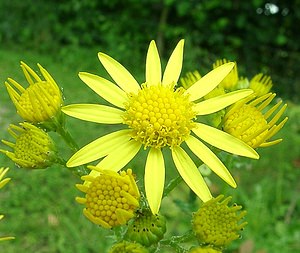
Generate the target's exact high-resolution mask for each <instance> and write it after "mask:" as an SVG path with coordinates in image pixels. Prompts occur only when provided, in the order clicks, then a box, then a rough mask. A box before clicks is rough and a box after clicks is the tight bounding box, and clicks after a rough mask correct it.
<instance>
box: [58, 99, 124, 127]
mask: <svg viewBox="0 0 300 253" xmlns="http://www.w3.org/2000/svg"><path fill="white" fill-rule="evenodd" d="M62 111H63V112H64V113H65V114H67V115H69V116H72V117H74V118H77V119H81V120H86V121H91V122H96V123H103V124H119V123H122V122H123V119H122V116H123V114H124V112H123V111H121V110H119V109H117V108H113V107H110V106H106V105H95V104H73V105H67V106H64V107H62Z"/></svg>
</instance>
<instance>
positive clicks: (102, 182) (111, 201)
mask: <svg viewBox="0 0 300 253" xmlns="http://www.w3.org/2000/svg"><path fill="white" fill-rule="evenodd" d="M90 169H92V170H93V171H92V173H90V175H87V176H82V179H83V180H84V184H77V185H76V187H77V188H78V189H79V190H80V191H82V192H84V193H85V198H81V197H77V198H76V201H77V202H78V203H80V204H83V205H85V208H84V210H83V214H84V215H85V216H86V217H87V218H88V219H89V220H90V221H92V222H93V223H95V224H97V225H100V226H102V227H104V228H111V227H115V226H118V225H123V224H125V223H126V222H127V221H128V220H129V219H131V218H132V217H134V212H135V210H136V209H137V208H138V207H139V198H140V193H139V190H138V188H137V185H136V183H135V180H134V177H133V174H132V170H131V169H128V170H127V171H121V172H120V173H117V172H114V171H109V170H99V169H98V168H96V167H94V166H90ZM95 172H98V173H95Z"/></svg>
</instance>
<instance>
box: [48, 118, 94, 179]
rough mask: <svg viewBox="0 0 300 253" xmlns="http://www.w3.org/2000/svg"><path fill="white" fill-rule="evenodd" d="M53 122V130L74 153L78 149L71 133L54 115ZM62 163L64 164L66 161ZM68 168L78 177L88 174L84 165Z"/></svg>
mask: <svg viewBox="0 0 300 253" xmlns="http://www.w3.org/2000/svg"><path fill="white" fill-rule="evenodd" d="M53 123H54V125H55V131H56V132H57V133H58V134H59V135H60V136H61V137H62V138H63V140H64V141H65V143H66V144H67V145H68V146H69V147H70V149H71V150H72V151H73V152H74V153H75V152H77V151H78V150H79V147H78V145H77V143H76V142H75V140H74V139H73V137H72V136H71V134H70V133H69V132H68V130H67V129H66V128H65V127H64V124H63V123H60V121H59V120H58V119H57V118H56V117H55V118H53ZM64 165H65V166H66V163H65V164H64ZM70 170H71V171H72V172H73V173H74V174H76V175H77V176H79V177H81V176H84V175H88V174H89V170H88V169H87V168H86V167H84V166H77V167H74V168H70Z"/></svg>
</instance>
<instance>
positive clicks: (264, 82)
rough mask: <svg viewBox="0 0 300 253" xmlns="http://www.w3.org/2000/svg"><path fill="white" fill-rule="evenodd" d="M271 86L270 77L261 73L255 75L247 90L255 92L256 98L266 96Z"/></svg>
mask: <svg viewBox="0 0 300 253" xmlns="http://www.w3.org/2000/svg"><path fill="white" fill-rule="evenodd" d="M272 86H273V83H272V79H271V77H270V76H266V75H264V74H262V73H259V74H257V75H255V76H254V77H253V78H252V79H251V80H250V84H249V88H250V89H252V90H253V91H254V92H255V95H256V96H257V97H261V96H262V95H265V94H267V93H268V92H269V91H270V90H271V88H272Z"/></svg>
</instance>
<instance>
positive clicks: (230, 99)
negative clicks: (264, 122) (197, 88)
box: [195, 89, 253, 115]
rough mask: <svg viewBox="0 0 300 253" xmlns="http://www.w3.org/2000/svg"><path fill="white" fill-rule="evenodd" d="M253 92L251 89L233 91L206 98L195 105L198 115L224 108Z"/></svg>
mask: <svg viewBox="0 0 300 253" xmlns="http://www.w3.org/2000/svg"><path fill="white" fill-rule="evenodd" d="M252 93H253V90H251V89H243V90H237V91H233V92H230V93H227V94H224V95H220V96H217V97H214V98H211V99H208V100H204V101H202V102H200V103H198V104H196V105H195V111H196V112H197V115H207V114H210V113H214V112H217V111H219V110H222V109H224V108H225V107H227V106H229V105H231V104H233V103H235V102H237V101H239V100H240V99H242V98H244V97H247V96H249V95H250V94H252Z"/></svg>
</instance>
